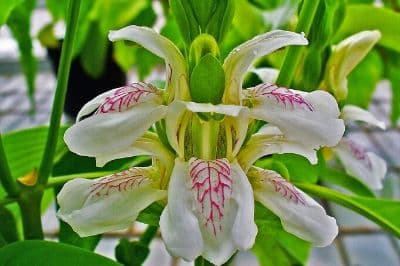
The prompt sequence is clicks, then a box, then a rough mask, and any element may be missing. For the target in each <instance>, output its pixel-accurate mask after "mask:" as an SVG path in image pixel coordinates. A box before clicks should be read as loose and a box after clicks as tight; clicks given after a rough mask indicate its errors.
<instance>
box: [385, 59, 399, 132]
mask: <svg viewBox="0 0 400 266" xmlns="http://www.w3.org/2000/svg"><path fill="white" fill-rule="evenodd" d="M385 62H387V64H386V72H387V73H385V74H386V76H387V77H388V78H389V80H390V83H391V88H392V111H391V114H390V119H391V122H392V125H393V127H395V126H396V124H397V121H398V120H399V117H400V75H399V69H400V55H399V54H398V53H390V54H389V58H385Z"/></svg>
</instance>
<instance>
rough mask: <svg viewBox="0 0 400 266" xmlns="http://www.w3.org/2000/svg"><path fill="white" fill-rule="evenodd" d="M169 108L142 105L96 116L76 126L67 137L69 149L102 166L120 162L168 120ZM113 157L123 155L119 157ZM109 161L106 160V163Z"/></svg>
mask: <svg viewBox="0 0 400 266" xmlns="http://www.w3.org/2000/svg"><path fill="white" fill-rule="evenodd" d="M166 108H167V107H166V106H163V105H155V104H152V103H141V104H138V105H135V106H134V108H130V109H127V110H124V111H122V112H111V113H104V114H95V115H93V116H91V117H89V118H86V119H84V120H82V121H79V122H77V123H76V124H75V125H73V126H72V127H70V128H69V129H68V130H67V131H66V132H65V135H64V140H65V143H66V144H67V146H68V148H69V149H70V150H71V151H72V152H74V153H77V154H79V155H83V156H92V157H99V158H103V159H101V161H102V162H101V163H99V164H103V163H105V162H106V161H107V160H112V159H116V158H120V157H121V156H120V155H121V153H123V152H124V151H125V150H126V149H127V148H129V147H131V145H133V144H134V142H135V140H137V139H138V138H139V137H141V136H142V135H143V134H144V133H145V132H146V131H147V130H148V128H149V127H150V126H151V125H152V124H154V123H155V122H156V121H158V120H160V119H161V118H163V117H164V116H165V113H166ZM112 154H120V155H118V156H116V157H114V156H111V155H112ZM104 158H107V160H104Z"/></svg>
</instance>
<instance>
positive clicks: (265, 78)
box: [251, 67, 279, 83]
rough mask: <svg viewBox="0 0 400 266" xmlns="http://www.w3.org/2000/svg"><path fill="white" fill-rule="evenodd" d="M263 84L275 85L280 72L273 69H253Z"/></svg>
mask: <svg viewBox="0 0 400 266" xmlns="http://www.w3.org/2000/svg"><path fill="white" fill-rule="evenodd" d="M251 72H253V73H254V74H256V75H257V76H258V77H259V78H260V79H261V81H262V82H263V83H275V82H276V80H277V79H278V76H279V70H278V69H276V68H272V67H259V68H253V69H251Z"/></svg>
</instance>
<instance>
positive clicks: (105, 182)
mask: <svg viewBox="0 0 400 266" xmlns="http://www.w3.org/2000/svg"><path fill="white" fill-rule="evenodd" d="M145 174H146V171H145V169H141V168H130V169H128V170H125V171H123V172H120V173H115V174H113V175H109V176H105V177H103V178H100V179H99V180H98V181H97V182H96V183H94V184H92V185H91V186H90V192H89V197H102V196H108V195H110V193H114V192H125V191H130V190H133V189H135V188H138V187H140V186H141V185H145V184H147V183H149V181H150V179H149V178H148V177H146V176H145Z"/></svg>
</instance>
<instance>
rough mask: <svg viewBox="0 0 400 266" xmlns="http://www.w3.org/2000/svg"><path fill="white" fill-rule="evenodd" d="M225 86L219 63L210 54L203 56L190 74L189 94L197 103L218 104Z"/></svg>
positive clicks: (222, 71) (223, 74)
mask: <svg viewBox="0 0 400 266" xmlns="http://www.w3.org/2000/svg"><path fill="white" fill-rule="evenodd" d="M224 88H225V73H224V70H223V69H222V66H221V63H220V62H219V61H218V59H216V58H215V57H214V56H212V55H211V54H207V55H205V56H203V57H202V58H201V59H200V61H199V63H198V64H197V65H196V66H195V67H194V69H193V72H192V74H191V76H190V95H191V96H192V99H193V101H195V102H199V103H212V104H219V103H220V102H221V98H222V95H223V94H224Z"/></svg>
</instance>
